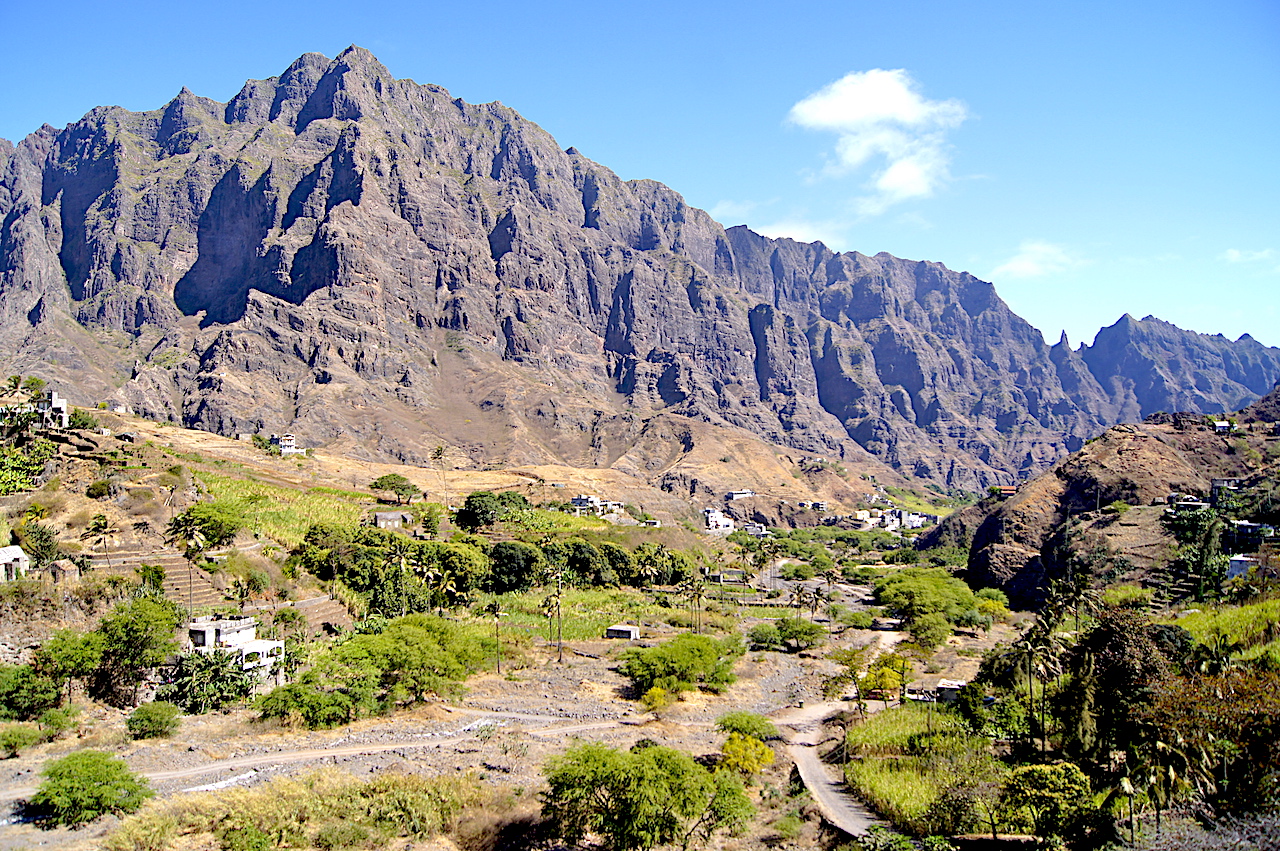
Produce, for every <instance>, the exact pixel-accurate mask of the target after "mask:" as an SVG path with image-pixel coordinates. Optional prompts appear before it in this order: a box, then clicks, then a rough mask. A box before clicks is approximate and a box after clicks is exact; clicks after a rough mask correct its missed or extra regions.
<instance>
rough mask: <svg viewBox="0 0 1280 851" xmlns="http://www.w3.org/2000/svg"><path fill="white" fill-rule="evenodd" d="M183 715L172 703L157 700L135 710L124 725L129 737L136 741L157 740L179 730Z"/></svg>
mask: <svg viewBox="0 0 1280 851" xmlns="http://www.w3.org/2000/svg"><path fill="white" fill-rule="evenodd" d="M181 714H182V710H181V709H179V708H178V707H177V706H174V705H173V704H172V703H168V702H166V701H163V700H157V701H154V702H152V703H144V704H142V705H141V706H139V707H138V708H137V709H135V710H133V712H131V713H129V717H128V718H126V719H125V722H124V723H125V726H126V727H128V728H129V735H131V736H133V737H134V738H135V739H155V738H159V737H160V736H168V735H169V734H171V733H172V732H173V731H174V730H176V729H178V716H179V715H181Z"/></svg>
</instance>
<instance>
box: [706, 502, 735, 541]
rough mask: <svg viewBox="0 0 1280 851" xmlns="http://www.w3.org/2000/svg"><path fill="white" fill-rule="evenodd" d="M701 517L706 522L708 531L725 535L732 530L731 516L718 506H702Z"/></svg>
mask: <svg viewBox="0 0 1280 851" xmlns="http://www.w3.org/2000/svg"><path fill="white" fill-rule="evenodd" d="M702 518H703V521H704V522H705V523H706V524H707V531H708V532H711V533H713V534H726V535H727V534H728V533H730V532H732V531H733V527H734V523H733V518H732V517H730V516H729V515H727V514H725V513H724V512H723V511H721V510H720V509H718V508H704V509H703V510H702Z"/></svg>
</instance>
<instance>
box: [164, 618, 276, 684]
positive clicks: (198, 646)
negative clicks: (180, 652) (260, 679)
mask: <svg viewBox="0 0 1280 851" xmlns="http://www.w3.org/2000/svg"><path fill="white" fill-rule="evenodd" d="M187 646H188V648H189V649H191V650H193V651H195V652H196V653H213V652H214V651H216V650H223V651H226V652H228V653H232V654H234V655H235V656H236V657H237V658H238V659H239V661H240V666H241V668H242V669H243V670H245V671H253V672H254V673H256V674H259V675H260V676H264V677H265V676H266V675H268V674H270V673H271V670H272V668H273V667H274V666H275V663H276V660H277V659H279V658H280V656H282V655H283V654H284V642H283V641H270V640H268V639H265V638H258V621H257V619H256V618H250V617H231V618H220V617H218V616H216V615H205V616H203V617H198V618H196V619H195V620H193V621H191V622H190V623H189V624H187Z"/></svg>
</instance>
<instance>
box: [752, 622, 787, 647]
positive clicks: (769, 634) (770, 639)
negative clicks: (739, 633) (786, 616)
mask: <svg viewBox="0 0 1280 851" xmlns="http://www.w3.org/2000/svg"><path fill="white" fill-rule="evenodd" d="M747 642H748V643H749V644H750V645H751V649H752V650H781V649H782V636H781V635H779V634H778V628H777V627H776V626H774V625H773V624H771V623H758V624H756V625H755V626H753V627H751V630H750V631H749V632H748V633H747Z"/></svg>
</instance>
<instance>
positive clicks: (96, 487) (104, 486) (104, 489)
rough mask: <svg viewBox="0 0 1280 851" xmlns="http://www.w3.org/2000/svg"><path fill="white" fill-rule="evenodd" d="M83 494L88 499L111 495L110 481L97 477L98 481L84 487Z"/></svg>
mask: <svg viewBox="0 0 1280 851" xmlns="http://www.w3.org/2000/svg"><path fill="white" fill-rule="evenodd" d="M84 495H85V496H87V497H89V499H102V498H103V497H105V496H110V495H111V482H108V481H107V480H106V479H98V481H96V482H94V483H93V484H91V485H89V487H87V488H85V491H84Z"/></svg>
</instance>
